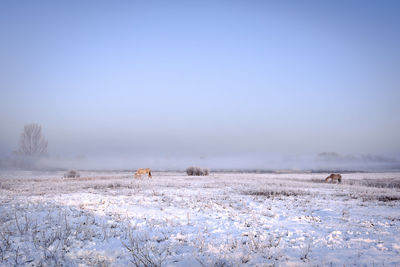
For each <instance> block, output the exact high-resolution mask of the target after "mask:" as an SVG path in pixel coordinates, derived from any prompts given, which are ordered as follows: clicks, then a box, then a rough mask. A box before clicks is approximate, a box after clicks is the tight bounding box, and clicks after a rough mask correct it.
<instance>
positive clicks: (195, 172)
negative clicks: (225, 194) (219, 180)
mask: <svg viewBox="0 0 400 267" xmlns="http://www.w3.org/2000/svg"><path fill="white" fill-rule="evenodd" d="M186 173H187V175H191V176H207V175H209V174H210V170H209V169H202V168H200V167H194V166H191V167H189V168H187V169H186Z"/></svg>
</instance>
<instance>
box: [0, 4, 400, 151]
mask: <svg viewBox="0 0 400 267" xmlns="http://www.w3.org/2000/svg"><path fill="white" fill-rule="evenodd" d="M399 14H400V1H341V0H339V1H90V0H88V1H64V2H62V1H6V0H3V1H0V40H1V42H0V99H1V103H0V127H1V131H0V157H3V156H6V155H8V154H10V152H11V151H13V150H14V149H15V148H16V146H17V142H18V138H19V134H20V133H21V131H22V129H23V125H24V124H26V123H32V122H36V123H40V124H41V125H42V127H43V132H44V135H45V136H46V137H47V139H48V141H49V153H50V155H53V156H60V157H64V156H70V157H74V156H76V155H85V156H87V157H95V156H96V157H101V156H107V157H141V156H143V157H158V158H163V157H175V158H179V157H186V156H191V157H213V156H217V157H224V156H226V157H231V156H234V157H240V156H241V155H246V156H248V155H252V156H257V157H258V156H260V157H262V155H274V154H276V155H278V154H279V155H283V154H285V155H303V154H313V153H320V152H324V151H334V152H338V153H345V154H346V153H348V154H366V153H367V154H380V155H392V156H393V155H397V156H398V155H400V105H399V100H400V30H399V29H400V15H399Z"/></svg>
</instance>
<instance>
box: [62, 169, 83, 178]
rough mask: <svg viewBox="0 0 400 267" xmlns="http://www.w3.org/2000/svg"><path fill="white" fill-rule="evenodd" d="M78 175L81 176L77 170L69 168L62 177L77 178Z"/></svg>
mask: <svg viewBox="0 0 400 267" xmlns="http://www.w3.org/2000/svg"><path fill="white" fill-rule="evenodd" d="M78 177H81V175H80V174H79V172H78V171H74V170H71V171H68V172H66V173H64V178H78Z"/></svg>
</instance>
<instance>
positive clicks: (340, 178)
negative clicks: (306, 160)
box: [325, 173, 342, 183]
mask: <svg viewBox="0 0 400 267" xmlns="http://www.w3.org/2000/svg"><path fill="white" fill-rule="evenodd" d="M329 179H331V181H334V180H338V182H339V183H341V182H342V175H340V174H335V173H332V174H331V175H329V176H328V177H326V178H325V182H328V181H329Z"/></svg>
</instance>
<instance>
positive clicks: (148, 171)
mask: <svg viewBox="0 0 400 267" xmlns="http://www.w3.org/2000/svg"><path fill="white" fill-rule="evenodd" d="M142 174H147V175H148V177H149V178H151V170H150V168H146V169H142V168H140V169H138V170H137V171H136V173H135V177H136V178H140V177H141V176H142Z"/></svg>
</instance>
